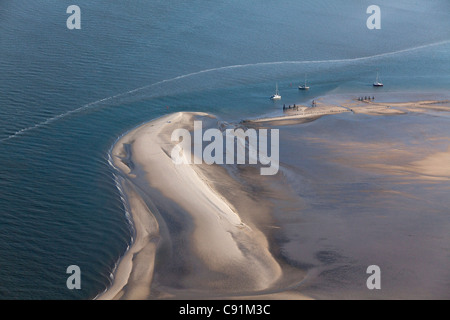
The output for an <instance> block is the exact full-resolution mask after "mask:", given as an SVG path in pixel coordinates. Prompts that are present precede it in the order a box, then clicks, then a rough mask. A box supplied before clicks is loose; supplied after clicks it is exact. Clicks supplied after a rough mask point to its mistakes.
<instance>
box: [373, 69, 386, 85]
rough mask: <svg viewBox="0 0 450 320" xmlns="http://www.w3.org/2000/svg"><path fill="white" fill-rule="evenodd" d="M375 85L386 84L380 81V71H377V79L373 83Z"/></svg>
mask: <svg viewBox="0 0 450 320" xmlns="http://www.w3.org/2000/svg"><path fill="white" fill-rule="evenodd" d="M373 86H374V87H382V86H384V85H383V83H381V82H380V78H379V73H378V72H377V80H375V82H374V83H373Z"/></svg>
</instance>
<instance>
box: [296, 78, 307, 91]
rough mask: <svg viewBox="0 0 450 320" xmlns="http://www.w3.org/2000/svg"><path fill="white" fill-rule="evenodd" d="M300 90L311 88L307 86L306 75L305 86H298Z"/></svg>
mask: <svg viewBox="0 0 450 320" xmlns="http://www.w3.org/2000/svg"><path fill="white" fill-rule="evenodd" d="M298 90H309V87H308V86H307V85H306V75H305V84H304V85H302V86H298Z"/></svg>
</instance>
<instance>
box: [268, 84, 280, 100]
mask: <svg viewBox="0 0 450 320" xmlns="http://www.w3.org/2000/svg"><path fill="white" fill-rule="evenodd" d="M270 99H271V100H281V96H280V93H279V92H278V83H277V84H276V87H275V94H274V95H272V96H271V97H270Z"/></svg>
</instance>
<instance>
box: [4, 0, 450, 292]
mask: <svg viewBox="0 0 450 320" xmlns="http://www.w3.org/2000/svg"><path fill="white" fill-rule="evenodd" d="M343 2H344V1H331V0H330V1H317V0H316V1H298V0H296V1H283V2H282V3H278V2H273V1H262V0H261V1H250V2H244V1H222V2H220V3H219V4H216V3H214V4H212V3H211V1H200V0H198V1H189V2H187V1H186V2H182V1H152V0H150V1H143V0H133V1H129V2H124V1H85V0H77V1H76V2H73V1H65V0H63V1H56V0H53V1H52V0H48V1H44V0H39V1H24V0H16V1H9V0H6V1H2V2H1V4H0V298H1V299H17V298H21V299H90V298H93V297H95V296H96V295H97V294H98V293H99V292H101V291H103V290H104V289H105V288H106V287H107V286H108V285H109V283H110V281H111V279H110V274H111V271H112V270H113V268H114V266H115V263H116V262H117V261H118V259H119V258H120V256H121V255H122V254H123V253H124V251H125V250H126V248H127V246H128V244H129V243H130V240H131V234H132V231H131V229H130V224H129V222H128V219H127V216H126V214H125V210H124V207H123V203H122V200H121V198H120V193H119V191H118V190H117V187H116V183H115V181H114V176H113V174H112V170H111V168H110V166H109V164H108V150H109V149H110V147H111V145H112V144H113V143H114V141H115V140H116V139H117V137H118V136H120V135H121V134H123V133H124V132H126V131H127V130H129V129H131V128H133V127H135V126H136V125H138V124H140V123H142V122H145V121H148V120H151V119H153V118H156V117H158V116H161V115H163V114H166V113H169V112H175V111H181V110H188V111H205V112H210V113H213V114H215V115H217V116H219V117H220V118H222V119H224V120H227V121H239V120H241V119H243V118H249V117H256V116H261V115H263V114H273V113H278V112H279V110H280V107H281V106H282V104H283V103H285V104H292V103H302V102H307V101H309V100H311V99H314V98H316V97H319V96H321V95H325V94H330V93H332V94H338V93H348V92H350V93H352V92H355V93H359V92H361V93H363V94H365V93H367V94H376V93H377V91H374V89H373V88H372V87H371V83H372V82H373V81H374V79H375V76H376V72H377V70H378V71H379V72H380V75H381V77H382V81H383V82H384V84H385V88H384V89H382V90H384V91H383V92H416V91H418V90H420V91H423V92H431V93H439V94H442V93H445V94H448V93H449V88H450V72H449V70H450V59H449V53H450V19H449V18H450V2H449V1H448V0H431V1H414V2H413V3H411V1H406V0H401V1H397V0H396V1H387V0H380V1H378V3H377V4H378V5H379V6H380V7H381V9H382V29H381V30H368V29H367V27H366V19H367V17H368V15H367V14H366V9H367V7H368V6H369V5H371V4H373V3H372V1H356V0H355V1H345V3H343ZM72 4H77V5H79V6H80V8H81V11H82V29H81V30H73V31H70V30H68V29H67V28H66V19H67V17H68V15H67V14H66V8H67V7H68V6H69V5H72ZM305 73H307V74H308V79H309V82H310V85H311V86H312V89H311V90H310V91H309V92H307V93H301V92H299V91H298V90H297V89H296V87H297V85H298V84H299V83H301V82H302V81H303V79H304V75H305ZM276 82H277V83H278V86H279V89H280V92H281V94H282V96H283V100H282V101H281V102H277V103H273V102H271V101H270V100H269V99H268V97H269V96H270V95H271V94H272V93H273V91H274V90H275V83H276ZM72 264H76V265H79V266H80V268H81V271H82V289H81V290H68V289H67V288H66V279H67V276H68V275H67V274H66V268H67V266H69V265H72Z"/></svg>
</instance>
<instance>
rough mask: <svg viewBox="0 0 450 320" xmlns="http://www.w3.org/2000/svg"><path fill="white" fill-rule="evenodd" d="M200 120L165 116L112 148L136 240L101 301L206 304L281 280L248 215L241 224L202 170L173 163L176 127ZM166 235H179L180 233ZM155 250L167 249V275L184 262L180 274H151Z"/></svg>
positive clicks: (269, 287) (279, 269)
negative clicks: (166, 206) (160, 203)
mask: <svg viewBox="0 0 450 320" xmlns="http://www.w3.org/2000/svg"><path fill="white" fill-rule="evenodd" d="M202 116H203V117H205V116H208V115H206V114H203V113H176V114H171V115H168V116H165V117H162V118H160V119H158V120H155V121H152V122H150V123H148V124H145V125H143V126H141V127H139V128H137V129H135V130H133V131H131V132H130V133H128V134H126V135H125V136H124V137H123V138H122V139H120V140H119V141H118V142H117V143H116V145H115V147H114V148H113V150H112V158H113V160H114V165H115V166H116V167H117V168H118V169H119V170H120V171H121V174H122V177H123V178H124V181H123V186H124V190H125V193H126V195H127V198H128V203H129V209H130V212H131V214H132V217H133V220H134V223H135V225H136V239H135V242H134V244H133V245H132V247H131V249H130V250H129V251H128V252H127V253H126V255H125V256H124V258H123V259H122V261H121V262H120V264H119V267H118V269H117V271H116V274H115V281H114V284H113V286H112V287H111V288H110V289H109V290H107V291H106V292H105V293H104V294H103V295H101V296H100V297H99V298H100V299H147V298H177V297H195V296H196V295H198V296H200V297H203V298H204V297H207V293H208V292H209V293H210V294H212V296H214V295H218V296H239V294H242V295H246V296H251V295H252V294H255V293H257V294H260V293H261V292H264V291H267V290H268V291H270V292H272V291H271V290H273V288H274V286H275V285H276V284H277V282H279V281H280V279H281V278H282V277H283V271H282V267H281V266H280V264H279V263H278V262H277V260H276V259H275V258H274V256H273V255H272V254H271V252H270V249H269V242H268V240H267V237H266V235H265V234H264V233H263V232H262V231H261V230H259V229H258V226H257V225H256V224H255V223H254V221H252V220H251V217H250V216H248V215H247V216H245V219H243V218H242V217H241V213H239V212H237V210H236V208H234V206H233V205H232V204H231V203H229V202H228V200H227V199H225V198H224V197H223V196H222V195H220V194H219V193H218V192H217V191H216V190H215V189H214V188H213V187H212V186H211V184H210V183H209V182H208V179H207V178H206V177H205V176H204V173H205V170H204V168H203V169H201V168H202V166H199V165H188V164H181V165H179V164H178V165H177V164H174V163H173V161H172V159H171V157H170V151H171V149H172V148H173V146H174V144H175V142H172V141H171V140H170V138H171V133H172V132H173V130H175V129H177V128H180V127H182V128H186V129H188V130H192V124H193V119H194V117H202ZM209 167H211V166H209ZM236 186H238V184H236ZM236 186H234V187H236ZM149 189H152V190H156V191H157V192H159V193H160V194H161V196H163V197H164V198H165V199H166V201H170V203H172V205H173V206H174V207H178V208H182V209H181V210H178V213H177V214H178V217H177V218H175V219H182V220H183V224H184V225H183V226H181V228H182V230H181V231H180V230H179V228H180V226H179V225H178V226H177V227H176V228H174V227H171V226H170V224H171V222H170V221H166V220H165V218H167V217H165V216H164V213H163V212H153V211H152V209H150V207H154V206H152V204H151V200H150V199H151V198H152V197H151V196H149V194H148V193H147V190H149ZM149 200H150V201H149ZM169 211H170V210H169ZM155 216H156V217H157V218H156V217H155ZM180 217H182V218H180ZM168 218H169V220H170V218H171V217H170V215H169V216H168ZM161 223H162V224H163V226H162V229H163V230H160V229H161V228H160V225H161ZM171 229H177V233H175V232H174V231H173V230H171ZM161 233H163V234H161ZM180 234H181V235H182V236H183V237H184V239H183V240H182V241H180V239H179V237H180ZM173 242H176V243H177V245H176V246H175V245H174V244H173ZM161 248H162V249H161ZM168 248H169V249H168ZM158 250H163V251H164V253H163V254H162V256H163V257H165V258H164V259H165V261H164V263H165V264H168V265H169V267H168V269H170V265H172V266H173V265H176V266H179V265H181V264H182V265H183V266H182V267H180V268H179V269H178V270H181V271H180V272H177V271H176V270H175V272H172V271H170V270H169V271H167V270H163V271H162V272H159V273H158V271H155V265H154V262H155V256H156V255H157V254H158ZM156 260H157V259H156ZM156 269H158V268H156ZM163 269H164V268H163ZM172 276H173V279H169V278H171V277H172ZM300 280H301V278H300ZM298 297H301V296H300V295H297V298H298Z"/></svg>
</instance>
